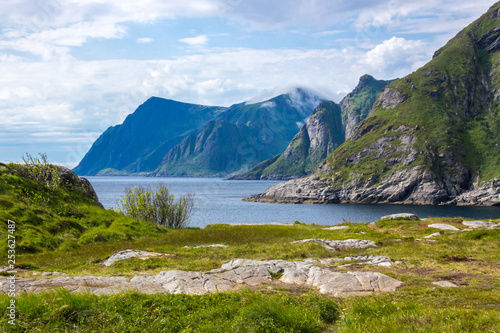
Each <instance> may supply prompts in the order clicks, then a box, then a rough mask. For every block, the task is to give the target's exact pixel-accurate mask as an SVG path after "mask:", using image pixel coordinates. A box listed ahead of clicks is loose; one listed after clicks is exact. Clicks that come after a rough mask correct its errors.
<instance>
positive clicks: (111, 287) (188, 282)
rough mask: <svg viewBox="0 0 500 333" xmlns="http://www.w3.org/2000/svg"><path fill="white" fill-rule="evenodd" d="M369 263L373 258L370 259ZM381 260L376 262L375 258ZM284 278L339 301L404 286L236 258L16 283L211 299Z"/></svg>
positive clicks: (31, 288)
mask: <svg viewBox="0 0 500 333" xmlns="http://www.w3.org/2000/svg"><path fill="white" fill-rule="evenodd" d="M367 258H368V257H367ZM373 259H377V258H373ZM271 273H273V274H277V273H280V274H282V276H281V277H280V278H279V281H280V282H282V283H289V284H297V285H303V286H310V287H316V288H318V289H319V291H320V292H321V293H323V294H330V295H334V296H348V295H363V294H367V293H372V292H392V291H395V290H396V289H397V288H399V287H400V286H401V285H402V284H403V283H402V282H401V281H398V280H396V279H393V278H391V277H389V276H387V275H384V274H381V273H377V272H347V273H340V272H334V271H332V270H330V269H329V268H327V267H319V266H314V265H311V264H308V263H305V262H289V261H284V260H264V261H258V260H249V259H236V260H233V261H230V262H229V263H227V264H224V265H222V266H221V268H219V269H214V270H211V271H209V272H189V271H180V270H174V271H164V272H160V273H159V274H158V275H156V276H153V275H151V274H147V273H146V274H145V273H141V274H137V275H135V276H134V277H133V278H132V279H130V280H128V279H127V278H125V277H117V276H111V277H99V276H73V277H56V278H51V279H24V278H22V279H17V280H16V290H17V292H39V291H43V290H50V289H53V288H65V289H68V290H69V291H73V292H85V291H90V292H92V293H94V294H98V295H100V294H114V293H118V292H122V291H126V290H135V291H139V292H144V293H166V294H178V293H182V294H206V293H216V292H222V291H229V290H235V289H238V288H240V287H242V286H244V285H259V284H261V283H264V282H268V283H269V282H272V281H273V277H272V275H271ZM8 290H9V282H8V281H7V278H6V277H1V278H0V291H2V292H4V293H7V292H8Z"/></svg>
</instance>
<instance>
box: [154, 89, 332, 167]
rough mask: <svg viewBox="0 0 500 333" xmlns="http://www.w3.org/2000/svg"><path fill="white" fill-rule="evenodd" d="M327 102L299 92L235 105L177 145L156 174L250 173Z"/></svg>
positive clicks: (274, 152)
mask: <svg viewBox="0 0 500 333" xmlns="http://www.w3.org/2000/svg"><path fill="white" fill-rule="evenodd" d="M323 100H324V99H322V98H321V97H318V96H317V95H316V94H314V93H313V92H311V91H307V90H304V89H301V88H297V89H294V90H292V91H291V92H289V93H287V94H282V95H279V96H277V97H274V98H272V99H270V100H267V101H264V102H259V103H253V104H247V103H241V104H236V105H233V106H231V107H230V108H229V109H228V110H227V111H225V112H224V113H223V114H221V115H220V116H219V117H218V118H217V119H216V120H214V121H210V122H208V123H207V124H205V126H204V127H203V128H202V129H201V131H199V132H198V133H193V134H192V135H189V136H187V137H185V138H184V140H183V141H182V142H181V143H180V144H178V145H176V146H175V147H173V148H172V149H171V150H170V151H169V152H168V153H167V154H166V155H165V157H164V158H163V160H162V162H161V164H160V166H159V167H158V168H157V170H156V171H155V172H154V173H153V175H156V176H174V175H175V176H213V175H227V174H228V173H231V172H241V171H246V170H248V169H249V168H250V167H251V166H253V165H255V164H257V163H259V162H261V161H262V160H265V159H268V158H269V157H271V156H274V155H276V154H278V153H280V152H282V151H283V150H284V149H285V148H286V146H287V145H288V143H289V142H290V140H291V139H292V138H293V136H294V134H295V133H296V131H297V128H298V127H299V126H300V125H301V124H302V123H303V122H304V121H305V120H306V118H307V116H308V115H309V112H310V111H311V110H312V109H313V108H315V107H316V106H317V105H318V104H319V103H321V102H322V101H323Z"/></svg>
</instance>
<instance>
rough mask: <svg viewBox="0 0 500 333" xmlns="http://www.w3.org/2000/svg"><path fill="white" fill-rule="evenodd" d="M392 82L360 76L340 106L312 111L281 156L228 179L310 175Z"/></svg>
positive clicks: (334, 105) (282, 178)
mask: <svg viewBox="0 0 500 333" xmlns="http://www.w3.org/2000/svg"><path fill="white" fill-rule="evenodd" d="M392 81H393V80H391V81H383V80H376V79H374V78H373V77H372V76H370V75H363V76H362V77H361V78H360V79H359V83H358V85H357V86H356V87H355V88H354V90H353V91H352V92H350V93H349V94H348V95H347V96H345V97H344V98H343V99H342V101H341V102H340V105H337V104H335V103H334V102H331V101H330V102H324V103H322V104H320V105H319V106H318V107H317V108H316V109H314V110H313V112H312V114H311V116H310V117H309V118H308V119H307V121H306V123H305V124H304V125H303V126H302V128H301V129H300V131H299V133H297V134H296V135H295V137H294V138H293V139H292V141H291V142H290V144H289V145H288V147H287V149H286V150H285V151H284V152H283V153H281V154H279V155H276V156H273V157H272V158H271V159H269V160H266V161H264V162H261V163H259V164H257V165H256V166H255V167H253V168H252V169H250V170H249V171H248V172H246V173H244V174H241V175H234V176H232V177H231V178H230V179H275V180H286V179H294V178H299V177H301V176H304V175H306V174H309V173H311V172H313V171H314V169H315V168H316V167H317V166H318V164H319V163H320V162H322V161H323V160H324V159H325V158H326V156H327V155H328V154H329V153H331V152H332V151H333V150H334V149H335V148H337V147H338V146H339V145H340V144H342V143H343V142H344V141H345V139H346V137H347V138H348V137H350V136H351V134H352V131H353V129H354V127H355V126H356V125H357V124H358V123H359V122H360V121H361V120H363V119H364V118H366V117H367V116H368V113H369V112H370V110H371V109H372V107H373V104H374V103H375V99H376V98H377V96H378V94H379V93H380V92H381V91H382V88H384V87H385V86H386V85H388V84H389V83H390V82H392ZM339 106H340V107H339Z"/></svg>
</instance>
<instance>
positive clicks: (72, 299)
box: [0, 290, 340, 333]
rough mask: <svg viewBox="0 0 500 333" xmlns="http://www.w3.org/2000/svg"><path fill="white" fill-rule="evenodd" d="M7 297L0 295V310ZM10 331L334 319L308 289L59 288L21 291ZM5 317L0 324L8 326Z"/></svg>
mask: <svg viewBox="0 0 500 333" xmlns="http://www.w3.org/2000/svg"><path fill="white" fill-rule="evenodd" d="M8 302H9V298H8V297H6V296H0V308H1V309H2V310H3V309H6V307H7V305H8ZM16 305H17V310H18V313H19V317H18V319H17V323H18V324H17V326H16V327H15V328H14V329H10V330H9V331H11V332H26V331H30V332H31V331H44V332H74V331H77V332H311V333H313V332H322V331H324V329H326V328H327V327H328V326H330V324H331V323H332V322H334V321H335V320H336V319H337V318H338V317H339V313H340V311H339V308H338V304H337V302H336V301H334V300H330V299H327V298H324V297H321V296H319V295H317V294H314V293H308V294H305V295H302V296H290V295H288V294H286V293H283V292H272V293H271V292H267V293H261V292H252V291H244V292H240V293H220V294H213V295H203V296H189V295H143V294H137V293H128V294H119V295H113V296H100V297H98V296H94V295H90V294H71V293H69V292H67V291H64V290H57V291H54V292H49V293H43V294H37V295H33V294H31V295H22V296H21V297H19V298H18V299H17V303H16ZM6 318H7V316H6V315H2V318H1V319H0V325H1V327H2V328H3V329H8V328H10V327H9V326H8V325H9V324H8V323H7V319H6Z"/></svg>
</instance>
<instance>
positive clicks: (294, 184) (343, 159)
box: [248, 4, 500, 206]
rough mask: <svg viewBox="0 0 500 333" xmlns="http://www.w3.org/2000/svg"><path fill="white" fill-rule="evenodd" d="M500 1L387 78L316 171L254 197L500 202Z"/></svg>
mask: <svg viewBox="0 0 500 333" xmlns="http://www.w3.org/2000/svg"><path fill="white" fill-rule="evenodd" d="M499 8H500V4H496V5H494V6H493V7H492V8H491V9H490V11H488V13H486V14H485V15H483V16H482V17H481V18H480V19H478V20H477V21H476V22H474V23H473V24H471V25H470V26H468V27H467V28H466V29H464V30H463V31H461V32H460V33H458V34H457V36H456V37H454V38H453V39H452V40H450V41H449V42H448V43H447V44H446V46H444V47H443V48H441V49H440V50H439V51H438V52H437V53H436V55H435V57H434V58H433V59H432V60H431V61H430V62H429V63H427V64H426V65H425V66H423V67H422V68H420V69H418V70H417V71H415V72H414V73H412V74H410V75H408V76H406V77H404V78H402V79H399V80H396V81H394V82H392V83H391V84H390V85H388V86H387V87H386V88H384V90H383V91H382V93H380V95H379V96H378V98H377V100H376V101H375V104H374V107H373V112H371V113H370V115H369V116H368V117H367V118H366V119H365V120H363V121H362V122H360V123H359V124H358V125H357V126H356V127H355V129H354V131H353V134H352V136H351V137H350V139H349V140H347V141H346V142H345V143H344V144H342V145H341V146H340V147H338V148H337V149H336V150H335V151H334V152H333V153H331V154H330V155H329V156H328V157H327V158H326V159H325V161H323V162H322V163H321V164H320V165H319V166H318V167H317V169H316V170H315V172H314V173H313V174H312V175H309V176H306V177H303V178H300V179H295V180H291V181H289V182H287V183H281V184H277V185H275V186H273V187H271V188H269V189H267V190H266V191H265V192H263V193H262V194H259V195H255V196H253V197H251V198H249V199H248V200H251V201H252V200H255V201H269V202H294V203H300V202H306V203H307V202H319V203H339V202H351V203H404V204H448V205H478V206H493V205H500V181H499V179H500V164H499V163H498V160H499V158H500V149H499V142H500V122H498V120H497V119H498V118H499V117H500V107H499V105H500V104H499V103H500V99H499V98H500V71H499V70H498V69H499V66H500V64H499V63H498V61H496V59H497V57H498V56H499V54H500V51H499V50H498V48H497V47H496V45H497V42H496V41H497V39H498V38H500V29H499V28H498V27H499V26H500V18H498V17H496V16H495V15H492V13H493V12H496V11H497V10H498V9H499Z"/></svg>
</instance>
